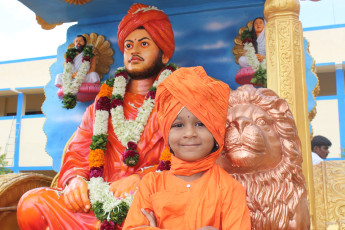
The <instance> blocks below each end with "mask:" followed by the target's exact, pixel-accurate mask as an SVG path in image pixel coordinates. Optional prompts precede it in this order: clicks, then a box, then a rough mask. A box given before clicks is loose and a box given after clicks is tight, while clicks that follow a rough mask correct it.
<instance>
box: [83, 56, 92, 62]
mask: <svg viewBox="0 0 345 230" xmlns="http://www.w3.org/2000/svg"><path fill="white" fill-rule="evenodd" d="M84 61H90V57H83V59H82V62H84Z"/></svg>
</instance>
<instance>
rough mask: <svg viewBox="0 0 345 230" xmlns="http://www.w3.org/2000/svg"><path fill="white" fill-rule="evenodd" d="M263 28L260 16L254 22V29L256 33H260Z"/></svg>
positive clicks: (263, 23)
mask: <svg viewBox="0 0 345 230" xmlns="http://www.w3.org/2000/svg"><path fill="white" fill-rule="evenodd" d="M264 28H265V22H264V20H262V19H261V18H258V19H256V20H255V22H254V30H255V32H256V33H261V32H262V31H263V30H264Z"/></svg>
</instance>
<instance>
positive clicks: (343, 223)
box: [313, 161, 345, 229]
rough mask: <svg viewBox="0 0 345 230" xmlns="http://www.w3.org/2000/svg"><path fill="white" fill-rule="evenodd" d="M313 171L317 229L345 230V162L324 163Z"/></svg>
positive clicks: (316, 166) (315, 166)
mask: <svg viewBox="0 0 345 230" xmlns="http://www.w3.org/2000/svg"><path fill="white" fill-rule="evenodd" d="M313 171H314V186H315V191H317V192H316V193H315V207H316V229H330V228H332V229H344V227H345V161H323V162H321V163H320V164H318V165H314V167H313ZM336 227H337V228H336Z"/></svg>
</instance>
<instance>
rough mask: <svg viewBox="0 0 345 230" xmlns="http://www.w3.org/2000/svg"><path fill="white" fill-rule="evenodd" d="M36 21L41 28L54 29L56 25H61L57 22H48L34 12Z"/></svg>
mask: <svg viewBox="0 0 345 230" xmlns="http://www.w3.org/2000/svg"><path fill="white" fill-rule="evenodd" d="M36 21H37V23H38V24H39V25H41V27H42V29H45V30H51V29H54V28H55V27H56V26H59V25H62V23H57V24H48V23H47V22H46V21H44V20H43V19H42V18H41V17H40V16H38V15H37V14H36Z"/></svg>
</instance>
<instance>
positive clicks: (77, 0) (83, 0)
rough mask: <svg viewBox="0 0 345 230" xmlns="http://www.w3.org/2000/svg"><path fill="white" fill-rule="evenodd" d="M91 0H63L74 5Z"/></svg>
mask: <svg viewBox="0 0 345 230" xmlns="http://www.w3.org/2000/svg"><path fill="white" fill-rule="evenodd" d="M89 1H91V0H65V2H68V3H69V4H74V5H78V4H79V5H83V4H85V3H88V2H89Z"/></svg>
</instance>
